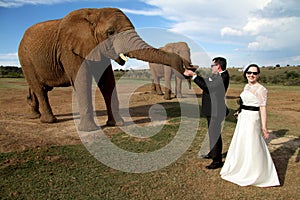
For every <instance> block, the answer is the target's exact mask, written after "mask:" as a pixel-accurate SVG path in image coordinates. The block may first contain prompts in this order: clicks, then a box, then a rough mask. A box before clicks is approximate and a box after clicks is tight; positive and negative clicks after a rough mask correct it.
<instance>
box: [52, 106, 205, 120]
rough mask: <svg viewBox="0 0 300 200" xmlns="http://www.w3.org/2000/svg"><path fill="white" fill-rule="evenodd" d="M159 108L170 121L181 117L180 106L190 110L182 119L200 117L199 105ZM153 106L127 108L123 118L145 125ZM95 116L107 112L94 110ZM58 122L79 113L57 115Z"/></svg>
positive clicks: (74, 117) (76, 116) (124, 109)
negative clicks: (164, 111) (130, 118)
mask: <svg viewBox="0 0 300 200" xmlns="http://www.w3.org/2000/svg"><path fill="white" fill-rule="evenodd" d="M157 104H159V105H161V106H163V107H164V109H165V110H166V113H167V118H166V119H167V120H169V119H172V118H177V117H181V116H182V114H181V113H182V112H181V106H183V107H184V109H187V110H190V112H189V111H187V110H185V113H188V116H184V117H191V118H199V117H200V107H199V105H194V104H188V103H181V104H180V103H178V102H161V103H157ZM152 106H153V104H149V105H143V106H132V107H130V108H129V112H128V113H129V114H130V116H129V115H125V116H123V117H139V118H140V119H137V120H134V121H133V122H134V123H136V124H142V123H147V122H151V120H153V119H151V118H150V117H149V111H150V109H151V108H152ZM197 109H199V114H198V113H197V112H195V110H197ZM126 110H127V108H121V109H120V113H126V112H125V111H126ZM95 112H96V116H98V117H99V116H107V111H106V110H96V111H95ZM158 112H159V111H158ZM55 116H56V117H57V118H58V120H57V122H58V123H62V122H65V121H70V120H73V119H79V113H77V114H75V115H74V116H73V113H65V114H57V115H55Z"/></svg>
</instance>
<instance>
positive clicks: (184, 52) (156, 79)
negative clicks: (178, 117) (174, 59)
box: [149, 42, 191, 100]
mask: <svg viewBox="0 0 300 200" xmlns="http://www.w3.org/2000/svg"><path fill="white" fill-rule="evenodd" d="M159 49H160V50H163V51H166V52H170V53H176V54H178V55H179V56H180V57H181V58H182V59H184V60H186V61H188V62H189V63H191V58H190V57H191V53H190V48H189V46H188V45H187V43H186V42H176V43H168V44H166V45H165V46H163V47H161V48H159ZM190 66H191V65H190ZM149 67H150V70H151V74H152V77H153V82H152V88H151V91H152V93H154V94H158V95H163V92H162V89H161V86H160V79H161V78H162V77H164V78H165V94H164V99H166V100H170V99H171V92H172V88H171V78H172V75H173V74H175V97H179V98H181V97H182V92H181V88H182V87H181V86H182V76H180V75H176V73H175V71H174V70H173V69H172V68H170V67H169V66H167V65H163V64H157V63H149Z"/></svg>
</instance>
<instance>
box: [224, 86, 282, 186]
mask: <svg viewBox="0 0 300 200" xmlns="http://www.w3.org/2000/svg"><path fill="white" fill-rule="evenodd" d="M240 96H241V98H242V101H243V104H244V105H247V106H255V107H259V106H266V101H267V89H266V88H264V87H263V86H262V85H260V84H259V83H256V84H255V85H252V86H250V85H249V84H247V85H246V86H245V88H244V91H243V92H242V93H241V95H240ZM220 175H221V177H222V178H223V179H225V180H227V181H230V182H233V183H235V184H238V185H240V186H247V185H254V186H258V187H269V186H277V185H280V183H279V180H278V176H277V172H276V169H275V166H274V163H273V160H272V158H271V155H270V152H269V150H268V147H267V145H266V142H265V140H264V138H263V133H262V131H261V121H260V114H259V111H251V110H244V109H243V110H242V112H241V113H239V116H238V121H237V125H236V128H235V131H234V135H233V137H232V141H231V143H230V146H229V149H228V152H227V156H226V159H225V163H224V166H223V168H222V169H221V172H220Z"/></svg>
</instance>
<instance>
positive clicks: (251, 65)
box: [244, 64, 260, 79]
mask: <svg viewBox="0 0 300 200" xmlns="http://www.w3.org/2000/svg"><path fill="white" fill-rule="evenodd" d="M250 67H256V68H257V72H258V74H260V69H259V66H258V65H257V64H250V65H249V66H248V67H247V68H246V69H245V70H244V78H245V79H247V77H246V73H247V71H249V68H250Z"/></svg>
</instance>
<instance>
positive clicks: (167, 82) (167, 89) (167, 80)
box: [164, 66, 172, 100]
mask: <svg viewBox="0 0 300 200" xmlns="http://www.w3.org/2000/svg"><path fill="white" fill-rule="evenodd" d="M164 69H165V95H164V99H166V100H170V99H171V93H172V87H171V78H172V72H171V67H169V66H165V68H164Z"/></svg>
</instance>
